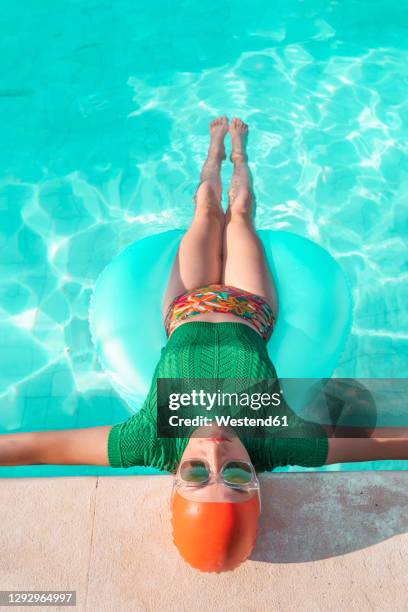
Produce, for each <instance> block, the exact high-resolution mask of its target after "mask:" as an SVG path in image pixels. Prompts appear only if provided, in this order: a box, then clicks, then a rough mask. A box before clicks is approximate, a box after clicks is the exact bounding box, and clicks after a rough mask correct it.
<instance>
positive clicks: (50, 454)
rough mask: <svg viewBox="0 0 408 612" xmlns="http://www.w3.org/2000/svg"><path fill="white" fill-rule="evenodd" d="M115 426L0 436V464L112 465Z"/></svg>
mask: <svg viewBox="0 0 408 612" xmlns="http://www.w3.org/2000/svg"><path fill="white" fill-rule="evenodd" d="M111 429H112V427H111V426H110V425H108V426H103V427H88V428H85V429H62V430H57V431H39V432H27V433H17V434H5V435H0V465H35V464H44V463H49V464H61V465H109V462H108V451H107V445H108V435H109V432H110V430H111Z"/></svg>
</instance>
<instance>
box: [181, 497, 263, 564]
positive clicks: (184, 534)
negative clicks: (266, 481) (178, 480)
mask: <svg viewBox="0 0 408 612" xmlns="http://www.w3.org/2000/svg"><path fill="white" fill-rule="evenodd" d="M171 505H172V524H173V540H174V544H175V545H176V547H177V548H178V550H179V552H180V554H181V556H182V557H183V558H184V559H185V561H187V563H189V564H190V565H191V566H192V567H194V568H196V569H199V570H201V571H202V572H226V571H229V570H233V569H235V568H236V567H238V565H240V564H241V563H242V562H243V561H245V559H247V557H249V555H250V554H251V552H252V549H253V548H254V546H255V542H256V534H257V529H258V519H259V515H260V506H259V498H258V496H257V495H253V496H252V497H251V498H250V499H249V500H247V501H244V502H207V501H193V500H191V499H186V498H185V497H183V496H182V495H180V493H178V491H176V492H175V494H174V496H173V499H172V504H171Z"/></svg>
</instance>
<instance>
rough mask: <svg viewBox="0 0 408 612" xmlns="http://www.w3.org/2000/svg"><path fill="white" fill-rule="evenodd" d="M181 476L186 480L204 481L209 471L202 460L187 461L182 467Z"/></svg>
mask: <svg viewBox="0 0 408 612" xmlns="http://www.w3.org/2000/svg"><path fill="white" fill-rule="evenodd" d="M180 476H181V478H182V479H183V480H184V481H185V482H191V483H202V482H205V481H206V480H207V479H208V476H209V473H208V469H207V468H206V466H205V464H204V463H203V462H202V461H185V462H184V463H183V464H182V466H181V468H180Z"/></svg>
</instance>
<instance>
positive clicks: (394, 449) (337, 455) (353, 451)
mask: <svg viewBox="0 0 408 612" xmlns="http://www.w3.org/2000/svg"><path fill="white" fill-rule="evenodd" d="M325 429H326V431H327V433H328V436H329V452H328V455H327V459H326V464H329V463H346V462H352V461H380V460H387V459H389V460H398V459H399V460H404V459H408V428H406V427H378V428H377V429H375V430H374V432H373V433H372V434H371V436H370V437H367V434H366V435H364V433H365V432H366V430H364V429H363V428H361V427H337V428H336V437H335V438H332V437H330V436H331V435H333V428H332V427H331V426H325ZM340 436H344V437H340ZM352 436H353V437H352Z"/></svg>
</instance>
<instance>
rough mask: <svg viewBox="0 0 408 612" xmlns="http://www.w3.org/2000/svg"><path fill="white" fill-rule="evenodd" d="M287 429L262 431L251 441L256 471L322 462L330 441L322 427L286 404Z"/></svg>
mask: <svg viewBox="0 0 408 612" xmlns="http://www.w3.org/2000/svg"><path fill="white" fill-rule="evenodd" d="M284 411H285V414H286V415H287V416H288V423H289V425H288V428H284V427H281V428H279V430H275V431H269V432H266V433H265V437H264V438H263V439H262V440H258V441H256V440H254V441H253V442H252V445H253V448H254V451H255V452H254V455H255V461H256V464H257V465H256V464H255V463H254V465H255V468H256V469H258V470H259V471H265V470H273V469H274V468H275V467H282V466H285V465H300V466H303V467H319V466H322V465H324V463H325V462H326V459H327V454H328V450H329V442H328V438H327V433H326V430H325V429H324V427H322V425H320V424H318V423H313V422H311V421H306V420H305V419H302V418H301V417H299V416H298V415H297V414H296V413H295V412H293V410H291V409H290V408H289V406H288V405H287V404H286V405H285V407H284Z"/></svg>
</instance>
